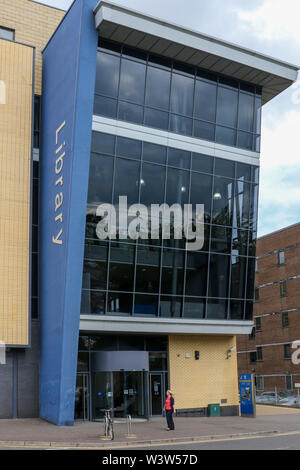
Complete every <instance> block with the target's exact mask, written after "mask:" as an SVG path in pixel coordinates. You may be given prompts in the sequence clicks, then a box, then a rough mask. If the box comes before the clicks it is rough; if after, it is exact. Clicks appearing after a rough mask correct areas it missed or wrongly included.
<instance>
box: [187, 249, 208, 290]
mask: <svg viewBox="0 0 300 470" xmlns="http://www.w3.org/2000/svg"><path fill="white" fill-rule="evenodd" d="M207 267H208V255H207V254H206V253H191V252H189V253H188V254H187V269H186V295H192V296H199V297H204V296H206V287H207Z"/></svg>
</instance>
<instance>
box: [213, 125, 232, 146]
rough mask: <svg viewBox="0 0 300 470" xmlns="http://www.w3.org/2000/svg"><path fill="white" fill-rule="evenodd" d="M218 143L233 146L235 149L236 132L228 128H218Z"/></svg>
mask: <svg viewBox="0 0 300 470" xmlns="http://www.w3.org/2000/svg"><path fill="white" fill-rule="evenodd" d="M216 142H218V143H219V144H224V145H231V146H232V147H235V144H236V131H235V130H233V129H229V128H228V127H221V126H217V130H216Z"/></svg>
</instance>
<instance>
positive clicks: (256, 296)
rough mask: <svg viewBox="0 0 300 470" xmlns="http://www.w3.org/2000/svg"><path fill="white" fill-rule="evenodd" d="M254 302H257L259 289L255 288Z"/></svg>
mask: <svg viewBox="0 0 300 470" xmlns="http://www.w3.org/2000/svg"><path fill="white" fill-rule="evenodd" d="M254 301H255V302H259V288H258V287H256V288H255V290H254Z"/></svg>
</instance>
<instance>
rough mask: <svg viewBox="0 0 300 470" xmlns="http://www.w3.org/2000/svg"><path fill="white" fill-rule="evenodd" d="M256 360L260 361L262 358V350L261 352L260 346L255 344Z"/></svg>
mask: <svg viewBox="0 0 300 470" xmlns="http://www.w3.org/2000/svg"><path fill="white" fill-rule="evenodd" d="M256 360H257V361H262V360H263V352H262V347H261V346H257V348H256Z"/></svg>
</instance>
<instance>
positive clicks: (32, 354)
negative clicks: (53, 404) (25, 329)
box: [0, 320, 40, 419]
mask: <svg viewBox="0 0 300 470" xmlns="http://www.w3.org/2000/svg"><path fill="white" fill-rule="evenodd" d="M15 351H16V353H17V358H18V418H37V417H38V416H39V358H40V324H39V322H38V321H36V320H33V321H32V328H31V348H30V349H19V350H15ZM12 413H13V352H12V351H8V352H7V355H6V364H5V365H0V418H2V419H3V418H12Z"/></svg>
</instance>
